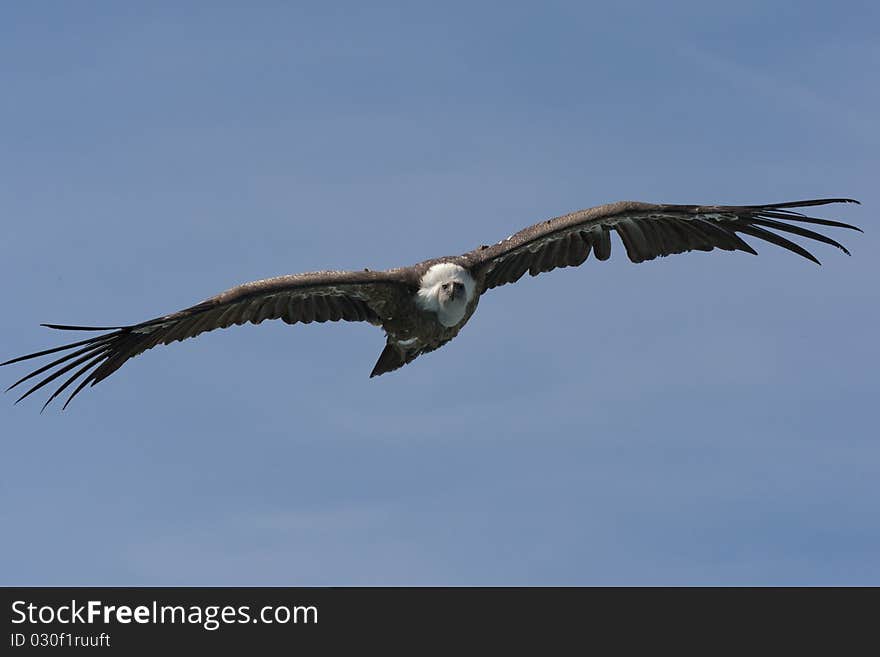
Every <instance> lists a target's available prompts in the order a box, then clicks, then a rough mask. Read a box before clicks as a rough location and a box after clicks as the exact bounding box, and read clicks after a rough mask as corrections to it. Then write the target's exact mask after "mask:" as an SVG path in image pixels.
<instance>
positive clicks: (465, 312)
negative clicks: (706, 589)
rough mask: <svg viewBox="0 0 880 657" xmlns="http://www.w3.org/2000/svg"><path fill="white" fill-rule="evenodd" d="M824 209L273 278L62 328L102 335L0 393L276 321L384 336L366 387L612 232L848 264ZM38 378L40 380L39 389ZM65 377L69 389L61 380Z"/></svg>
mask: <svg viewBox="0 0 880 657" xmlns="http://www.w3.org/2000/svg"><path fill="white" fill-rule="evenodd" d="M831 203H858V201H855V200H853V199H847V198H825V199H813V200H807V201H792V202H788V203H771V204H768V205H742V206H725V205H655V204H652V203H639V202H636V201H622V202H619V203H610V204H608V205H600V206H598V207H595V208H590V209H588V210H580V211H578V212H573V213H571V214H567V215H564V216H562V217H556V218H554V219H548V220H546V221H542V222H541V223H537V224H535V225H533V226H529V227H528V228H525V229H523V230H521V231H520V232H518V233H515V234H513V235H511V236H510V237H508V238H507V239H505V240H502V241H500V242H498V243H497V244H494V245H492V246H481V247H479V248H477V249H474V250H473V251H469V252H467V253H464V254H462V255H458V256H451V257H446V258H435V259H433V260H426V261H424V262H420V263H418V264H416V265H412V266H411V267H401V268H397V269H389V270H387V271H370V270H364V271H320V272H313V273H307V274H294V275H290V276H279V277H277V278H268V279H265V280H260V281H254V282H252V283H245V284H244V285H239V286H238V287H234V288H232V289H229V290H227V291H225V292H221V293H220V294H218V295H216V296H214V297H211V298H210V299H206V300H205V301H202V302H201V303H199V304H196V305H194V306H191V307H189V308H186V309H184V310H181V311H178V312H176V313H172V314H170V315H164V316H162V317H157V318H156V319H150V320H147V321H145V322H141V323H139V324H133V325H130V326H110V327H94V326H66V325H60V324H43V326H48V327H49V328H53V329H60V330H66V331H106V332H104V333H102V334H101V335H97V336H95V337H91V338H87V339H85V340H79V341H77V342H72V343H70V344H65V345H61V346H59V347H54V348H52V349H46V350H44V351H39V352H36V353H33V354H27V355H26V356H20V357H18V358H13V359H11V360H8V361H6V362H5V363H0V365H10V364H12V363H18V362H21V361H24V360H29V359H32V358H39V357H42V356H51V355H52V354H57V353H59V352H65V353H64V355H63V356H60V357H58V358H54V359H53V360H51V361H50V362H49V363H47V364H46V365H43V366H42V367H40V368H39V369H36V370H34V371H33V372H30V373H29V374H27V375H25V376H23V377H22V378H20V379H19V380H18V381H16V382H15V383H13V384H12V385H11V386H10V387H9V388H7V390H11V389H13V388H16V387H18V386H20V385H22V384H24V383H25V382H28V381H31V380H32V379H36V382H35V383H33V384H32V385H31V386H30V387H29V388H28V389H27V390H26V391H25V392H24V393H23V394H22V395H21V396H20V397H19V398H18V399H17V400H16V403H18V402H19V401H21V400H22V399H24V398H25V397H27V396H28V395H30V394H32V393H34V392H36V391H37V390H39V389H40V388H42V387H43V386H45V385H47V384H49V383H52V382H53V381H56V380H59V379H61V382H60V385H59V386H58V388H57V389H56V390H55V391H54V392H53V393H52V395H51V396H50V397H49V399H48V400H46V403H45V404H44V405H43V408H44V409H45V408H46V406H47V405H48V404H49V403H50V402H51V401H52V400H53V399H55V398H56V397H58V396H59V395H60V394H62V393H63V392H64V391H65V390H67V389H68V388H70V387H71V386H73V385H74V383H76V386H75V387H73V390H72V392H71V393H70V395H69V396H68V398H67V400H66V401H65V403H64V407H63V408H67V405H68V404H69V403H70V401H71V400H72V399H73V398H74V397H75V396H76V395H77V394H78V393H79V392H80V391H81V390H82V389H83V388H84V387H85V386H87V385H95V384H96V383H98V382H99V381H102V380H104V379H105V378H107V377H108V376H110V375H111V374H112V373H113V372H115V371H116V370H117V369H119V368H120V367H121V366H122V365H123V364H124V363H125V362H126V361H128V360H129V359H131V358H134V357H135V356H137V355H138V354H140V353H142V352H144V351H146V350H147V349H152V348H153V347H155V346H157V345H159V344H169V343H171V342H174V341H178V340H184V339H186V338H192V337H195V336H197V335H199V334H200V333H204V332H205V331H212V330H214V329H218V328H227V327H229V326H231V325H233V324H239V325H240V324H245V323H246V322H250V323H252V324H259V323H260V322H262V321H263V320H266V319H281V320H283V321H285V322H287V323H288V324H296V323H297V322H302V323H304V324H308V323H309V322H326V321H339V320H346V321H352V322H354V321H365V322H369V323H371V324H373V325H375V326H380V327H382V329H384V331H385V335H386V342H385V348H384V350H383V351H382V353H381V354H380V355H379V359H378V361H377V362H376V365H375V367H374V368H373V371H372V373H371V374H370V376H371V377H373V376H378V375H380V374H385V373H386V372H391V371H392V370H396V369H398V368H400V367H403V366H404V365H406V364H407V363H410V362H412V361H413V360H415V359H416V358H417V357H418V356H420V355H421V354H424V353H428V352H429V351H433V350H435V349H439V348H440V347H442V346H443V345H445V344H446V343H447V342H449V341H450V340H452V339H453V338H454V337H455V336H456V335H458V332H459V331H460V330H461V328H462V327H463V326H464V325H465V324H466V323H467V321H468V320H469V319H470V317H471V315H473V313H474V310H476V307H477V303H478V301H479V298H480V295H482V294H483V293H484V292H486V291H487V290H490V289H492V288H494V287H498V286H499V285H505V284H507V283H515V282H516V281H518V280H519V279H520V278H521V277H522V276H523V275H524V274H525V273H526V272H528V273H529V274H530V275H532V276H536V275H538V274H539V273H541V272H545V271H551V270H553V269H557V268H560V267H572V266H577V265H580V264H581V263H583V262H584V261H585V260H586V259H587V258H588V257H589V255H590V252H592V253H593V254H594V255H595V257H596V259H597V260H607V259H608V257H609V256H610V255H611V233H612V231H613V232H616V233H617V234H618V235H619V236H620V239H621V241H622V242H623V245H624V248H625V249H626V254H627V256H628V257H629V259H630V260H631V261H632V262H644V261H645V260H652V259H654V258H656V257H657V256H667V255H672V254H674V253H685V252H688V251H711V250H713V249H723V250H725V251H746V252H748V253H752V254H756V251H755V250H754V249H753V248H752V247H751V246H749V244H748V243H746V242H745V241H744V240H743V238H742V237H740V235H744V236H748V237H754V238H757V239H760V240H764V241H766V242H770V243H771V244H775V245H777V246H780V247H782V248H785V249H788V250H789V251H792V252H794V253H796V254H798V255H800V256H803V257H804V258H807V259H809V260H812V261H813V262H815V263H817V264H818V263H819V261H818V260H817V259H816V258H815V257H814V256H813V254H811V253H810V252H809V251H807V250H806V249H804V248H803V247H802V246H800V245H798V244H796V243H794V242H792V241H791V240H789V239H788V238H786V237H783V236H782V235H780V234H779V233H780V232H781V233H788V234H790V235H796V236H798V237H804V238H807V239H811V240H815V241H818V242H824V243H825V244H829V245H831V246H834V247H837V248H838V249H840V250H841V251H843V252H844V253H846V254H847V255H848V254H849V251H847V250H846V248H845V247H844V246H843V245H842V244H840V243H839V242H837V241H835V240H833V239H831V238H830V237H828V236H826V235H823V234H821V233H818V232H816V231H814V230H811V229H809V228H807V227H806V226H805V225H804V224H807V225H814V226H826V227H835V228H849V229H852V230H860V229H859V228H857V227H856V226H852V225H850V224H846V223H842V222H839V221H832V220H829V219H819V218H816V217H810V216H807V215H805V214H802V213H800V212H798V211H797V210H796V209H797V208H806V207H812V206H819V205H828V204H831ZM40 375H44V376H43V377H42V378H38V377H40ZM65 375H68V376H67V377H66V378H62V377H64V376H65Z"/></svg>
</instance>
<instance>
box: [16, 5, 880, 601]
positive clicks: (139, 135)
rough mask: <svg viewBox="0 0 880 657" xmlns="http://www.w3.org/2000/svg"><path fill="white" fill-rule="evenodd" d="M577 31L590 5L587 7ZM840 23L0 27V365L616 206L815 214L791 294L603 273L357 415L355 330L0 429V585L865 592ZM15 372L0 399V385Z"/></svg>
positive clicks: (319, 332) (469, 10) (548, 296)
mask: <svg viewBox="0 0 880 657" xmlns="http://www.w3.org/2000/svg"><path fill="white" fill-rule="evenodd" d="M609 4H610V3H609ZM878 26H880V10H878V9H877V5H876V3H869V2H846V1H843V2H835V3H825V2H822V3H811V2H767V1H763V0H762V1H761V2H748V1H746V2H739V3H723V4H722V3H704V2H684V3H662V5H661V3H638V2H617V3H614V7H613V8H612V7H610V6H604V5H602V4H595V3H593V4H591V3H552V2H541V3H528V4H522V3H520V4H514V3H473V2H468V3H405V4H404V3H399V4H386V3H372V6H367V3H350V4H344V3H336V4H332V5H331V4H330V3H308V4H305V3H300V4H296V3H270V2H266V3H249V4H247V6H245V4H244V3H210V5H209V4H208V3H187V4H185V5H184V6H181V3H159V2H157V3H143V4H141V5H139V6H137V5H134V4H133V3H126V4H124V5H123V4H120V3H109V2H108V3H99V2H92V3H86V4H77V5H76V6H74V5H72V4H70V5H63V6H62V5H59V4H53V5H45V4H42V5H40V4H36V3H18V4H17V5H13V4H9V3H7V4H6V5H4V6H3V8H2V9H0V83H2V88H3V101H2V102H0V125H2V128H0V216H2V217H3V220H2V221H3V223H2V225H3V239H2V241H0V276H2V280H4V281H5V286H4V312H3V318H4V322H3V325H4V328H3V340H2V344H0V347H2V352H0V360H4V359H6V358H10V357H13V356H16V355H19V354H22V353H26V352H29V351H34V350H38V349H42V348H46V347H48V346H52V345H54V344H57V343H59V342H60V341H61V340H62V339H63V336H61V335H59V334H56V333H53V332H50V331H49V330H48V329H43V328H40V327H39V326H38V324H39V323H40V322H59V323H71V324H117V323H134V322H137V321H140V320H143V319H147V318H150V317H154V316H156V315H159V314H163V313H166V312H171V311H174V310H177V309H180V308H183V307H185V306H188V305H191V304H192V303H194V302H197V301H200V300H201V299H203V298H205V297H208V296H210V295H213V294H215V293H216V292H219V291H221V290H223V289H226V288H228V287H231V286H232V285H235V284H238V283H241V282H245V281H248V280H253V279H257V278H264V277H267V276H272V275H278V274H284V273H292V272H299V271H310V270H318V269H327V268H341V269H347V268H350V269H358V268H363V267H370V268H385V267H392V266H397V265H403V264H412V263H415V262H418V261H420V260H423V259H426V258H429V257H434V256H439V255H447V254H456V253H460V252H463V251H466V250H469V249H471V248H473V247H475V246H477V245H479V244H481V243H490V242H494V241H497V240H499V239H501V238H502V237H504V236H506V235H508V234H510V233H512V232H514V231H516V230H518V229H520V228H522V227H524V226H526V225H528V224H531V223H534V222H536V221H538V220H541V219H545V218H548V217H552V216H555V215H559V214H563V213H566V212H569V211H572V210H575V209H579V208H584V207H589V206H593V205H598V204H601V203H605V202H609V201H613V200H620V199H637V200H645V201H656V202H678V203H760V202H772V201H785V200H791V199H799V198H811V197H821V196H852V197H855V198H859V199H860V200H862V202H863V203H864V205H863V206H861V207H857V206H847V207H841V208H832V209H830V210H828V212H827V213H826V214H825V215H824V216H829V217H831V218H837V219H840V220H843V221H849V222H852V223H856V224H858V225H860V226H862V227H863V228H864V229H865V231H866V232H865V233H864V234H857V233H848V232H847V233H843V234H841V233H842V232H843V231H838V232H835V233H833V236H834V237H837V238H839V239H841V240H842V241H844V243H845V244H846V245H847V246H849V247H850V250H851V251H852V253H853V257H852V258H847V257H846V256H845V255H843V254H841V253H840V252H838V251H836V250H835V249H832V248H821V247H822V245H818V246H817V247H816V248H815V249H814V252H815V253H816V254H817V255H818V257H819V258H820V260H822V261H823V263H824V266H822V267H816V266H815V265H813V264H812V263H809V262H807V261H805V260H802V259H799V258H797V257H796V256H793V255H792V254H789V253H787V252H784V251H781V250H779V249H776V248H774V247H772V246H769V245H763V244H761V245H756V246H757V248H758V250H759V251H760V256H759V257H757V258H755V257H752V256H749V255H746V254H728V253H717V252H716V253H711V254H702V253H700V254H687V255H681V256H674V257H672V258H665V259H661V260H659V261H653V262H649V263H645V264H642V265H633V264H631V263H630V262H629V261H628V260H627V259H626V257H625V255H624V253H623V249H622V247H621V245H620V244H619V242H617V243H615V244H614V247H613V252H612V258H611V260H610V261H608V262H605V263H599V262H596V261H594V260H593V259H590V260H589V261H587V263H586V264H585V265H584V266H582V267H581V268H579V269H576V270H572V269H567V270H561V271H556V272H552V273H549V274H544V275H542V276H540V277H537V278H530V277H526V280H523V281H521V282H520V283H519V284H517V285H515V286H507V287H504V288H500V289H497V290H494V291H492V292H491V293H489V294H488V295H487V296H485V297H484V298H483V299H482V301H481V303H480V308H479V311H478V313H477V314H476V315H475V317H474V318H473V319H472V320H471V322H470V323H469V324H468V326H467V327H466V328H465V330H464V331H463V332H462V334H461V335H460V336H459V337H458V338H457V339H456V340H455V341H454V342H453V343H451V344H449V345H448V346H447V347H445V348H444V349H442V350H441V351H439V352H436V353H433V354H430V355H427V356H423V357H422V358H420V359H419V360H418V361H416V362H415V363H414V364H412V365H410V366H408V367H406V368H404V369H403V370H400V371H399V372H397V373H394V374H392V375H389V376H383V377H380V378H378V379H373V380H370V379H369V378H368V375H369V372H370V370H371V368H372V366H373V363H374V362H375V359H376V357H377V356H378V353H379V351H380V350H381V347H382V344H383V337H382V335H381V332H380V331H379V330H377V329H375V328H373V327H369V326H366V325H359V324H334V325H328V324H324V325H309V326H297V327H289V326H287V325H285V324H282V323H277V324H278V325H274V324H272V323H269V324H263V325H261V326H259V327H253V326H248V327H243V328H234V329H230V330H227V331H218V332H214V333H211V334H207V335H204V336H201V337H199V338H198V339H197V340H192V341H188V342H185V343H182V344H181V343H178V344H174V345H172V346H170V347H165V348H162V349H155V350H153V351H151V352H149V353H147V354H144V355H143V356H141V357H139V358H137V359H135V360H134V361H132V362H130V363H128V364H126V366H125V367H124V368H122V369H121V370H120V371H119V372H117V373H116V374H114V375H113V376H112V378H110V379H108V380H107V381H105V382H103V383H102V384H101V385H99V386H96V387H95V388H91V389H88V390H87V391H85V392H84V393H83V394H82V395H80V396H79V397H78V398H77V400H76V401H75V402H74V403H73V404H72V405H71V407H69V409H68V410H67V411H65V412H64V413H60V412H59V411H58V409H54V410H53V409H52V408H51V407H50V409H49V410H47V412H46V413H44V414H43V415H40V414H39V407H40V404H41V403H42V400H33V401H32V400H27V401H26V402H23V403H21V404H19V405H17V406H13V404H12V402H13V401H14V399H15V397H14V396H13V395H12V394H11V393H10V394H7V395H6V396H5V397H4V398H2V401H3V402H4V403H3V404H0V426H2V434H3V438H2V458H0V463H2V465H0V522H2V525H3V527H4V528H5V530H4V539H3V541H0V564H3V565H2V566H0V584H7V585H9V584H30V585H52V584H55V585H89V584H92V585H200V584H202V585H248V584H252V585H271V584H279V585H281V584H283V585H297V584H301V585H336V584H358V585H359V584H441V585H442V584H450V585H467V584H500V585H509V584H561V585H565V584H678V583H681V584H867V583H872V584H880V558H878V556H877V555H878V554H880V521H878V517H880V509H878V500H880V439H878V436H880V432H878V430H877V426H878V423H877V419H876V403H877V398H878V392H880V390H878V387H880V386H878V365H880V348H878V342H877V339H876V332H877V326H878V320H880V310H878V309H880V303H878V301H880V292H878V281H880V278H878V274H880V269H878V265H877V260H876V257H875V253H876V252H877V250H878V248H880V241H878V240H880V238H878V235H880V230H878V229H877V218H878V213H877V208H878V207H880V194H878V192H877V174H878V171H880V167H878V164H880V158H878V155H877V153H878V147H880V118H878V117H880V85H878V84H877V71H878V70H880V30H878ZM25 371H26V369H25V367H24V366H20V367H18V368H17V369H15V368H12V367H7V368H3V369H2V370H0V372H2V379H3V380H4V381H5V382H6V384H5V385H8V384H9V383H11V382H12V381H14V380H15V379H16V378H18V377H19V376H21V375H22V374H23V373H24V372H25Z"/></svg>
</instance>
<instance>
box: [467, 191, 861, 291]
mask: <svg viewBox="0 0 880 657" xmlns="http://www.w3.org/2000/svg"><path fill="white" fill-rule="evenodd" d="M831 203H858V201H855V200H853V199H845V198H828V199H810V200H804V201H791V202H786V203H770V204H766V205H742V206H725V205H707V206H701V205H655V204H651V203H639V202H635V201H623V202H620V203H611V204H609V205H602V206H598V207H595V208H591V209H588V210H581V211H579V212H573V213H571V214H567V215H564V216H561V217H556V218H555V219H549V220H547V221H542V222H540V223H537V224H535V225H534V226H529V227H528V228H525V229H524V230H521V231H520V232H518V233H516V234H514V235H512V236H510V237H509V238H507V239H506V240H503V241H501V242H499V243H498V244H495V245H494V246H489V247H481V248H479V249H475V250H474V251H471V252H469V253H466V254H464V255H463V256H462V260H463V261H464V262H465V263H467V265H468V266H469V267H471V269H472V271H474V272H476V273H477V275H478V277H479V278H480V279H481V280H482V281H483V288H482V291H485V290H488V289H491V288H493V287H497V286H499V285H504V284H506V283H512V282H515V281H516V280H518V279H519V278H520V276H522V272H524V271H528V272H529V273H530V274H531V275H532V276H536V275H537V274H540V273H542V272H545V271H552V270H553V269H557V268H561V267H572V266H578V265H580V264H581V263H583V262H584V261H585V260H586V259H587V258H588V257H589V254H590V252H591V251H592V252H593V253H594V254H595V256H596V259H597V260H607V259H608V258H609V257H610V256H611V233H612V231H613V232H616V233H617V235H618V236H619V237H620V240H621V242H622V243H623V246H624V249H625V251H626V254H627V257H628V258H629V259H630V260H631V261H632V262H644V261H646V260H653V259H654V258H657V257H661V256H667V255H672V254H677V253H685V252H688V251H711V250H713V249H721V250H725V251H745V252H746V253H751V254H757V252H756V251H755V250H754V248H752V246H751V245H750V244H749V243H748V242H746V241H745V240H744V239H743V238H742V237H741V235H744V236H748V237H753V238H757V239H759V240H763V241H765V242H769V243H770V244H774V245H776V246H779V247H781V248H784V249H786V250H788V251H791V252H793V253H796V254H797V255H799V256H802V257H804V258H807V259H808V260H812V261H813V262H816V263H818V262H819V261H818V259H817V258H816V257H815V256H814V255H813V254H812V253H810V252H809V251H808V250H807V249H805V248H804V247H802V246H800V245H799V244H796V243H794V242H792V241H791V240H789V239H788V238H786V237H782V236H781V235H779V232H783V233H789V234H792V235H796V236H798V237H803V238H806V239H809V240H814V241H817V242H822V243H824V244H828V245H831V246H834V247H836V248H838V249H840V250H842V251H843V252H844V253H847V254H848V253H849V251H847V250H846V247H844V246H843V245H842V244H840V243H839V242H838V241H836V240H834V239H832V238H830V237H828V236H826V235H822V234H821V233H818V232H816V231H813V230H810V229H807V228H804V227H803V226H799V225H798V224H804V223H806V224H812V225H817V226H826V227H833V228H847V229H851V230H860V229H859V228H857V227H856V226H853V225H851V224H847V223H843V222H841V221H834V220H831V219H822V218H819V217H811V216H807V215H805V214H803V213H801V212H798V211H797V208H806V207H815V206H821V205H828V204H831ZM770 229H772V230H770Z"/></svg>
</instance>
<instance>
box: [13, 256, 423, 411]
mask: <svg viewBox="0 0 880 657" xmlns="http://www.w3.org/2000/svg"><path fill="white" fill-rule="evenodd" d="M406 289H407V281H406V278H405V274H404V273H403V270H392V271H387V272H372V271H362V272H342V271H327V272H315V273H309V274H296V275H292V276H279V277H277V278H268V279H265V280H260V281H254V282H252V283H245V284H244V285H240V286H238V287H234V288H232V289H230V290H227V291H226V292H222V293H221V294H218V295H217V296H214V297H211V298H210V299H206V300H205V301H203V302H201V303H199V304H197V305H195V306H192V307H190V308H186V309H185V310H181V311H179V312H176V313H173V314H171V315H165V316H163V317H157V318H156V319H151V320H148V321H146V322H141V323H140V324H133V325H131V326H111V327H106V326H105V327H92V326H64V325H58V324H43V326H48V327H49V328H53V329H61V330H68V331H108V332H107V333H102V334H101V335H98V336H95V337H92V338H88V339H86V340H80V341H79V342H72V343H70V344H65V345H62V346H60V347H55V348H53V349H46V350H45V351H39V352H36V353H33V354H28V355H26V356H20V357H19V358H13V359H12V360H8V361H6V362H5V363H0V365H10V364H12V363H18V362H20V361H23V360H29V359H31V358H39V357H40V356H48V355H50V354H55V353H57V352H69V353H65V355H64V356H62V357H61V358H58V359H56V360H53V361H52V362H50V363H48V364H47V365H44V366H42V367H40V368H39V369H37V370H34V371H33V372H31V373H30V374H28V375H26V376H24V377H22V378H21V379H19V380H18V381H16V382H15V383H13V384H12V385H11V386H10V387H9V388H7V390H11V389H12V388H15V387H17V386H19V385H20V384H22V383H24V382H25V381H28V380H30V379H33V378H34V377H38V376H39V375H41V374H43V375H45V376H44V377H43V378H42V379H40V380H39V381H38V382H37V383H36V384H35V385H33V386H32V387H31V388H30V389H28V390H27V391H26V392H25V393H24V394H23V395H21V396H20V397H19V398H18V399H17V400H16V403H18V402H19V401H21V400H22V399H24V398H25V397H27V396H28V395H30V394H31V393H34V392H36V391H37V390H39V389H40V388H42V387H43V386H45V385H47V384H48V383H51V382H52V381H55V380H56V379H58V378H59V377H61V376H63V375H65V374H67V373H68V372H70V371H71V370H74V372H73V373H72V374H71V375H70V376H69V377H68V378H67V379H66V380H64V382H63V383H62V384H61V385H60V386H59V387H58V389H57V390H56V391H55V392H54V393H53V394H52V396H51V397H49V399H48V400H47V401H46V403H45V404H44V405H43V408H44V409H45V408H46V406H48V404H49V402H51V401H52V400H53V399H55V398H56V397H57V396H58V395H60V394H61V393H62V392H63V391H64V390H65V389H67V388H68V387H69V386H70V385H72V384H73V382H74V381H76V380H77V379H80V381H79V384H78V385H77V387H76V388H75V389H74V390H73V392H72V393H71V394H70V396H69V397H68V398H67V401H66V402H65V404H64V408H66V407H67V405H68V404H69V403H70V401H71V400H72V399H73V398H74V397H75V396H76V395H77V393H79V392H80V391H81V390H82V389H83V388H84V387H85V386H86V385H95V384H96V383H98V382H99V381H101V380H103V379H105V378H107V377H108V376H110V375H111V374H112V373H113V372H115V371H116V370H117V369H119V368H120V367H121V366H122V365H123V363H125V362H126V361H127V360H129V359H130V358H134V357H135V356H137V355H138V354H140V353H142V352H144V351H146V350H147V349H151V348H153V347H155V346H157V345H159V344H170V343H171V342H174V341H178V340H185V339H186V338H192V337H195V336H197V335H199V334H200V333H204V332H205V331H212V330H214V329H218V328H227V327H229V326H232V325H233V324H238V325H241V324H245V323H246V322H250V323H252V324H259V323H260V322H262V321H263V320H266V319H281V320H283V321H285V322H287V323H288V324H296V323H297V322H301V323H303V324H308V323H310V322H327V321H339V320H345V321H350V322H357V321H366V322H370V323H373V324H381V321H382V319H383V317H384V316H385V313H386V309H388V308H390V307H392V306H393V304H394V303H395V299H396V298H398V297H399V295H401V294H404V293H406ZM77 368H78V369H77Z"/></svg>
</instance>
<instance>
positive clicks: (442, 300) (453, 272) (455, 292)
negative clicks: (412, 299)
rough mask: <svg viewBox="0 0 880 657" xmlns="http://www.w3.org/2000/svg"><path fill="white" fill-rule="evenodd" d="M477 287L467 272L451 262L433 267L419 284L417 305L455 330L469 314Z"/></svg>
mask: <svg viewBox="0 0 880 657" xmlns="http://www.w3.org/2000/svg"><path fill="white" fill-rule="evenodd" d="M476 289H477V284H476V282H475V281H474V279H473V277H472V276H471V275H470V273H469V272H468V270H467V269H465V268H464V267H460V266H459V265H456V264H453V263H451V262H441V263H439V264H436V265H431V267H430V268H429V269H428V271H426V272H425V275H424V276H422V280H421V281H419V294H418V298H417V302H418V304H419V306H420V307H421V308H422V309H423V310H428V311H432V312H435V313H437V320H438V321H439V322H440V323H441V324H443V326H455V325H456V324H458V323H459V322H460V321H461V320H462V319H463V318H464V315H465V313H466V312H467V305H468V303H470V301H471V299H473V298H474V293H475V292H476Z"/></svg>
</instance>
